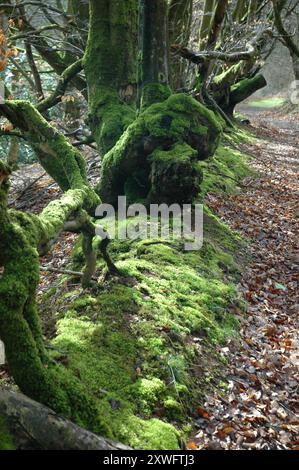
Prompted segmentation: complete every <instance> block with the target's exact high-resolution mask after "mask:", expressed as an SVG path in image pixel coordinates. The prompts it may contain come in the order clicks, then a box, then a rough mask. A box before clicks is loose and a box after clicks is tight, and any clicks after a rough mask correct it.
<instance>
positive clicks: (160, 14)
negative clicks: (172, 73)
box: [138, 0, 170, 110]
mask: <svg viewBox="0 0 299 470" xmlns="http://www.w3.org/2000/svg"><path fill="white" fill-rule="evenodd" d="M139 48H140V51H141V66H140V70H141V73H140V77H139V83H138V85H139V96H140V97H141V105H140V108H141V110H144V109H146V108H147V107H148V106H150V105H151V104H153V103H159V102H161V101H163V100H164V99H166V98H167V97H168V96H169V95H170V89H169V86H168V84H169V35H168V4H167V0H141V1H140V19H139Z"/></svg>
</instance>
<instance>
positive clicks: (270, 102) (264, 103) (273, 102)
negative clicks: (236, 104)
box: [246, 96, 286, 109]
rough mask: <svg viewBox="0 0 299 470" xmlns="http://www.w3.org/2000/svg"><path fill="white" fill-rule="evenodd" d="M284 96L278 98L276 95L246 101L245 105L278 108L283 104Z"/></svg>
mask: <svg viewBox="0 0 299 470" xmlns="http://www.w3.org/2000/svg"><path fill="white" fill-rule="evenodd" d="M285 102H286V100H285V98H280V97H278V96H276V97H273V98H265V99H261V100H255V101H248V102H247V103H246V106H249V108H263V109H273V108H280V107H281V106H283V105H284V104H285Z"/></svg>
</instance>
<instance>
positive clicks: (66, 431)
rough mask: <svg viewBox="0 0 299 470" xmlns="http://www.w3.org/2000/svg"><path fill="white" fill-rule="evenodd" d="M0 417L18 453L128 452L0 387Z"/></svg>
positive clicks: (126, 448) (47, 409) (44, 407)
mask: <svg viewBox="0 0 299 470" xmlns="http://www.w3.org/2000/svg"><path fill="white" fill-rule="evenodd" d="M0 416H1V417H2V419H3V418H4V420H5V423H6V428H7V432H8V433H9V434H10V436H11V437H12V441H14V444H15V447H16V448H18V449H21V450H23V449H25V450H30V449H32V450H111V451H113V450H129V449H130V448H129V447H127V446H124V445H122V444H119V443H115V442H112V441H110V440H108V439H104V438H103V437H100V436H97V435H96V434H93V433H91V432H89V431H86V430H85V429H82V428H80V427H79V426H77V425H75V424H74V423H72V422H71V421H68V420H66V419H65V418H62V417H61V416H59V415H57V414H56V413H55V412H54V411H52V410H51V409H49V408H47V407H46V406H43V405H41V404H40V403H37V402H36V401H33V400H31V399H30V398H28V397H26V396H25V395H22V394H20V393H16V392H12V391H9V390H6V389H4V388H1V387H0ZM0 445H1V443H0Z"/></svg>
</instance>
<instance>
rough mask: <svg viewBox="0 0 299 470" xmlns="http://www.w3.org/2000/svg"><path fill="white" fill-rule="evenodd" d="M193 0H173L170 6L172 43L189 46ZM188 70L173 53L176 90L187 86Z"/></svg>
mask: <svg viewBox="0 0 299 470" xmlns="http://www.w3.org/2000/svg"><path fill="white" fill-rule="evenodd" d="M192 12H193V0H171V2H170V6H169V39H170V45H173V44H180V46H182V47H188V43H189V39H190V34H191V24H192ZM186 78H187V70H186V67H185V65H184V62H183V61H182V59H181V58H180V57H177V56H176V55H174V54H172V56H171V60H170V85H171V88H172V89H173V90H174V91H181V90H183V89H184V88H185V87H186Z"/></svg>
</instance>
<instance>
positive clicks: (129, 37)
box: [84, 0, 138, 153]
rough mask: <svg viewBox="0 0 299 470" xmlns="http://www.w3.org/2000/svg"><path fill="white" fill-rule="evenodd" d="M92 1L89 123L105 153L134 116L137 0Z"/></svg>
mask: <svg viewBox="0 0 299 470" xmlns="http://www.w3.org/2000/svg"><path fill="white" fill-rule="evenodd" d="M89 3H90V25H89V37H88V43H87V47H86V52H85V57H84V68H85V75H86V80H87V84H88V98H89V99H88V102H89V123H90V127H91V129H92V131H93V134H94V137H95V140H96V142H97V145H98V148H99V150H100V151H101V152H102V153H106V152H107V151H108V150H110V149H111V148H112V147H113V146H114V145H115V143H116V142H117V140H118V139H119V137H120V136H121V135H122V133H123V131H124V130H125V129H126V128H127V127H128V125H129V124H131V122H132V121H133V120H134V118H135V110H134V107H133V104H134V101H135V97H136V82H137V76H136V75H137V66H136V58H137V50H136V48H137V25H138V15H137V10H138V1H137V0H126V1H125V2H124V1H113V2H110V1H109V0H91V1H90V2H89ZM111 31H113V34H112V33H111Z"/></svg>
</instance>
